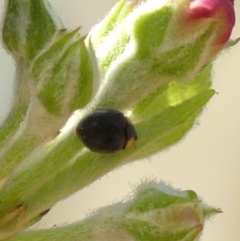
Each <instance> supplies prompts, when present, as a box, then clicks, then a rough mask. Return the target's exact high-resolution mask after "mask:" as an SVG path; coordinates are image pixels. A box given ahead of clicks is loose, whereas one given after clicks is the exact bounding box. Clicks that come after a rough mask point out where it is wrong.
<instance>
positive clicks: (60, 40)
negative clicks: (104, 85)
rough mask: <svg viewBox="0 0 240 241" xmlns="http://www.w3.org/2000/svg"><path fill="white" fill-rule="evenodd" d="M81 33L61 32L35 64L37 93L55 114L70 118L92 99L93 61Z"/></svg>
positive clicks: (44, 104) (47, 108) (33, 68)
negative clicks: (69, 116) (72, 113)
mask: <svg viewBox="0 0 240 241" xmlns="http://www.w3.org/2000/svg"><path fill="white" fill-rule="evenodd" d="M78 30H79V29H76V30H74V31H71V32H68V31H64V30H60V32H59V33H58V34H57V36H56V37H55V39H54V40H53V41H52V43H51V44H50V45H49V46H48V48H46V49H44V51H43V52H41V53H40V54H39V55H38V57H37V58H36V59H35V61H34V62H33V65H32V69H31V72H32V75H33V77H34V83H35V88H36V93H35V94H36V96H37V98H39V100H40V101H41V103H42V104H43V106H44V107H45V109H46V110H47V111H48V112H49V113H51V114H54V115H65V116H66V115H69V114H70V113H71V112H72V111H74V110H76V109H78V108H81V107H83V106H85V105H86V104H87V103H88V102H89V100H90V98H91V97H92V77H93V70H92V66H91V60H90V56H89V54H88V51H87V49H86V47H85V44H84V41H83V39H82V38H80V35H79V34H78Z"/></svg>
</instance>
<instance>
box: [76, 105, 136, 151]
mask: <svg viewBox="0 0 240 241" xmlns="http://www.w3.org/2000/svg"><path fill="white" fill-rule="evenodd" d="M76 132H77V135H78V137H79V139H80V140H81V141H82V142H83V144H84V145H85V146H86V147H88V148H89V149H90V150H91V151H93V152H99V153H114V152H116V151H120V150H123V149H125V148H127V147H130V146H131V145H132V144H133V143H134V142H135V141H136V140H137V133H136V130H135V128H134V126H133V124H132V123H131V122H130V120H129V119H128V118H127V117H125V116H124V115H123V113H122V112H120V111H118V110H115V109H97V110H95V111H93V112H92V113H90V114H89V115H87V116H85V117H84V118H83V119H82V120H81V121H80V122H79V123H78V125H77V128H76Z"/></svg>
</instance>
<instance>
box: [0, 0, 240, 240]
mask: <svg viewBox="0 0 240 241" xmlns="http://www.w3.org/2000/svg"><path fill="white" fill-rule="evenodd" d="M50 2H51V3H52V5H53V8H54V9H55V11H56V12H57V14H58V15H59V16H61V18H62V19H63V21H64V23H65V24H66V26H69V27H70V28H75V27H77V26H79V25H81V26H83V28H82V32H83V34H86V33H87V32H88V30H89V29H90V28H91V26H93V25H94V23H96V22H98V21H99V20H100V19H101V18H102V17H103V16H104V15H105V14H106V13H107V11H108V9H109V8H110V7H111V6H112V5H113V4H114V3H115V2H117V0H101V1H96V0H88V1H84V0H51V1H50ZM2 8H3V1H0V11H1V12H2ZM235 8H236V11H237V14H238V16H240V2H239V1H236V3H235ZM0 14H1V16H2V13H0ZM1 23H2V21H1ZM232 36H233V38H236V37H240V21H239V20H238V19H237V23H236V27H235V30H234V32H233V35H232ZM13 79H14V65H13V61H12V59H11V57H10V56H8V55H7V54H6V53H5V52H4V50H3V49H2V47H1V48H0V98H1V99H0V100H1V101H0V120H2V119H3V118H4V116H5V115H6V113H7V111H8V110H9V107H10V103H11V94H12V89H13V86H12V83H13ZM213 88H214V89H215V90H216V91H217V92H218V95H215V96H214V98H213V99H212V100H211V102H210V103H209V104H208V105H207V107H206V108H205V110H204V112H203V114H202V115H201V117H199V118H198V121H197V123H196V126H195V127H194V128H193V130H192V131H191V132H190V133H189V134H188V135H187V136H186V137H185V138H184V140H182V141H181V142H180V143H178V144H177V145H175V146H174V147H171V148H169V149H168V150H166V151H164V152H162V153H160V154H158V155H155V156H153V157H151V158H148V159H147V160H142V161H138V162H135V163H134V164H131V165H127V166H124V167H122V168H119V169H118V170H116V171H114V172H112V173H110V174H109V175H107V176H105V177H103V178H101V180H100V181H97V182H95V183H93V184H92V185H91V186H90V187H89V188H86V189H84V190H82V191H80V192H79V193H77V194H76V195H74V196H72V197H70V198H69V199H67V200H65V201H62V202H60V203H58V204H57V205H56V206H55V207H54V208H53V209H52V210H51V211H50V213H49V214H48V215H47V216H46V217H45V218H43V220H42V222H41V224H40V225H39V227H51V226H53V225H54V224H66V223H70V222H73V221H75V220H78V219H80V218H83V217H84V216H85V215H86V214H87V213H88V212H90V211H91V210H93V209H94V210H95V209H96V208H98V207H101V206H104V205H107V204H111V203H112V202H113V201H116V200H121V199H122V198H123V197H124V196H126V195H127V194H128V193H129V192H131V190H132V186H133V185H134V184H135V183H137V182H138V181H139V180H141V178H145V177H148V178H159V179H163V180H165V181H167V182H168V183H170V184H172V185H173V186H175V187H177V188H181V189H193V190H195V191H197V193H198V194H199V195H200V196H201V197H202V199H203V200H205V201H207V202H208V203H209V204H212V205H216V206H217V207H220V208H222V210H223V212H224V213H223V214H219V215H218V216H217V217H216V218H214V219H212V220H210V221H209V222H207V223H206V225H205V229H204V234H203V237H202V239H201V240H203V241H239V240H240V44H239V45H238V46H236V47H234V48H233V49H232V50H230V51H228V52H227V53H225V54H222V55H221V56H220V57H219V58H218V60H217V61H216V63H215V69H214V80H213ZM30 181H31V180H30ZM146 241H147V240H146Z"/></svg>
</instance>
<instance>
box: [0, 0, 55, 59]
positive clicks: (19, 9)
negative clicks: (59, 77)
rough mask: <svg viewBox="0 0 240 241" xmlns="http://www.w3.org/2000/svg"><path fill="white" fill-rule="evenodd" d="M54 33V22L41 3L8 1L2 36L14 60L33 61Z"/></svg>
mask: <svg viewBox="0 0 240 241" xmlns="http://www.w3.org/2000/svg"><path fill="white" fill-rule="evenodd" d="M45 2H46V1H45ZM48 7H49V6H48ZM55 31H56V21H55V20H54V19H53V18H52V16H51V15H50V14H49V12H48V10H47V6H45V4H44V2H43V1H41V0H9V1H8V4H7V10H6V15H5V21H4V25H3V31H2V36H3V42H4V44H5V46H6V47H7V48H8V50H9V51H10V52H11V53H12V54H13V56H14V57H15V58H16V59H24V60H26V61H28V60H31V59H33V58H34V57H35V56H36V55H37V53H38V52H39V51H40V50H41V49H42V48H43V47H44V46H45V45H46V44H47V43H48V41H49V40H50V39H51V38H52V36H53V34H54V33H55ZM43 33H44V34H43Z"/></svg>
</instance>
